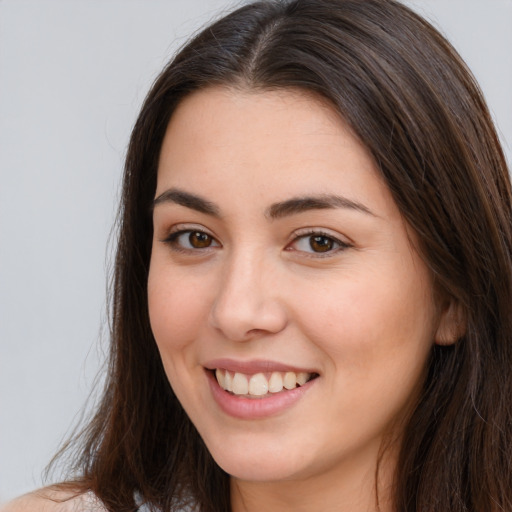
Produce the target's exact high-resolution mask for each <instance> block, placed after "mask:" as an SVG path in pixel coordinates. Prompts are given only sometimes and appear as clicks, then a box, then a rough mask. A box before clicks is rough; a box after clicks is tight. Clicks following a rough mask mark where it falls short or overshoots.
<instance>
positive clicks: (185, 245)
mask: <svg viewBox="0 0 512 512" xmlns="http://www.w3.org/2000/svg"><path fill="white" fill-rule="evenodd" d="M162 241H163V242H164V243H166V244H168V245H170V246H171V248H173V249H174V250H176V251H194V250H200V249H209V248H210V247H220V244H219V242H217V240H215V238H214V237H213V236H211V235H209V234H208V233H205V232H204V231H198V230H192V229H184V230H182V231H177V232H176V233H172V234H171V235H170V236H169V237H168V238H166V239H165V240H162Z"/></svg>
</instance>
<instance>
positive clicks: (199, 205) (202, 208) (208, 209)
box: [152, 188, 220, 217]
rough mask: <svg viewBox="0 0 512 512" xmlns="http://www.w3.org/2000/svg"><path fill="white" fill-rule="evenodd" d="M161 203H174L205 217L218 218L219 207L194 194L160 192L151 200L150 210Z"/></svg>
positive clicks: (178, 191)
mask: <svg viewBox="0 0 512 512" xmlns="http://www.w3.org/2000/svg"><path fill="white" fill-rule="evenodd" d="M162 203H175V204H179V205H181V206H185V207H186V208H190V209H192V210H196V211H198V212H201V213H206V214H207V215H213V216H214V217H220V210H219V207H218V206H216V205H215V204H214V203H212V202H211V201H208V200H206V199H203V198H202V197H200V196H197V195H195V194H190V193H189V192H185V191H184V190H179V189H177V188H170V189H169V190H166V191H165V192H162V193H161V194H160V195H159V196H158V197H156V198H155V199H154V200H153V204H152V208H155V206H158V205H159V204H162Z"/></svg>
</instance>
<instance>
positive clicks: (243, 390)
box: [233, 373, 249, 395]
mask: <svg viewBox="0 0 512 512" xmlns="http://www.w3.org/2000/svg"><path fill="white" fill-rule="evenodd" d="M233 393H234V394H235V395H247V394H248V393H249V382H248V381H247V377H246V376H245V375H244V374H243V373H235V375H234V377H233Z"/></svg>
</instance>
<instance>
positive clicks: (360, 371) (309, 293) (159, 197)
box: [148, 88, 443, 481]
mask: <svg viewBox="0 0 512 512" xmlns="http://www.w3.org/2000/svg"><path fill="white" fill-rule="evenodd" d="M413 240H414V236H413V234H412V233H411V232H410V230H408V228H407V226H406V224H405V223H404V220H403V218H402V217H401V216H400V213H399V211H398V209H397V207H396V205H395V203H394V201H393V199H392V197H391V195H390V193H389V191H388V189H387V187H386V185H385V184H384V183H383V181H382V179H381V178H380V177H379V175H378V174H377V172H376V168H375V164H374V162H373V161H372V159H371V158H370V156H369V154H368V153H367V151H366V150H365V148H364V147H363V146H362V145H361V144H360V143H359V142H358V141H357V140H356V139H355V138H354V136H353V135H352V134H351V133H350V131H349V130H348V129H347V127H346V126H345V124H344V123H343V122H342V120H341V119H340V118H339V117H338V116H337V115H336V114H335V113H334V111H333V110H332V109H331V108H330V107H329V106H327V105H326V104H324V103H323V102H322V101H320V100H318V99H316V98H314V97H312V96H308V95H306V94H302V93H299V92H294V91H274V92H258V93H256V92H241V91H233V90H228V89H222V88H212V89H207V90H204V91H201V92H198V93H195V94H193V95H191V96H189V97H187V98H186V99H185V100H184V101H183V102H182V103H181V104H180V106H179V107H178V109H177V110H176V112H175V114H174V115H173V117H172V120H171V122H170V124H169V127H168V129H167V133H166V136H165V140H164V142H163V147H162V151H161V155H160V162H159V168H158V185H157V191H156V195H155V206H154V240H153V249H152V257H151V267H150V273H149V283H148V293H149V310H150V319H151V326H152V329H153V333H154V336H155V339H156V342H157V344H158V348H159V350H160V354H161V356H162V360H163V365H164V368H165V371H166V373H167V376H168V378H169V381H170V384H171V386H172V388H173V390H174V392H175V393H176V395H177V397H178V398H179V400H180V402H181V403H182V405H183V407H184V408H185V410H186V412H187V413H188V415H189V417H190V419H191V420H192V422H193V423H194V424H195V426H196V427H197V430H198V431H199V433H200V435H201V436H202V438H203V439H204V442H205V443H206V446H207V447H208V449H209V450H210V452H211V454H212V455H213V457H214V458H215V460H216V461H217V463H218V464H219V465H220V466H221V467H222V468H223V469H224V470H225V471H227V472H228V473H229V474H231V475H233V476H234V477H236V478H238V479H240V480H246V481H247V480H248V481H279V480H293V479H306V478H312V477H314V476H318V475H322V477H324V478H328V477H329V475H331V476H332V477H333V478H339V477H340V475H343V474H353V473H357V472H359V473H361V474H363V473H365V474H366V473H368V474H369V477H370V478H373V476H374V473H373V470H374V469H375V462H376V459H377V456H378V455H377V454H378V451H379V447H380V445H381V441H382V440H383V438H384V436H386V435H389V434H391V433H393V434H397V432H399V428H398V425H399V424H400V420H401V419H403V418H404V416H405V415H406V414H407V411H408V408H409V407H410V405H411V401H412V400H413V398H414V397H415V395H416V393H417V391H418V387H419V385H420V384H421V382H422V379H423V375H424V370H425V365H426V360H427V358H428V354H429V352H430V349H431V346H432V343H433V340H434V337H435V335H436V331H437V329H438V327H439V323H440V322H441V321H442V316H443V315H442V314H441V313H440V312H438V309H437V307H436V305H435V304H434V301H433V295H434V294H433V290H432V284H431V279H430V276H429V272H428V271H427V268H426V266H425V264H424V263H423V261H422V260H421V259H420V257H419V256H418V254H417V253H416V252H415V250H414V249H413V248H412V245H411V241H413ZM216 372H217V377H216V375H215V374H216ZM224 388H227V390H226V389H224ZM288 388H290V389H288Z"/></svg>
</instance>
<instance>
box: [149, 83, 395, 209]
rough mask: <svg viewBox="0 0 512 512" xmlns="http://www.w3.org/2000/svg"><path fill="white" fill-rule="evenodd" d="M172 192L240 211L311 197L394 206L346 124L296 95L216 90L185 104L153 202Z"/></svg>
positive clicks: (164, 153)
mask: <svg viewBox="0 0 512 512" xmlns="http://www.w3.org/2000/svg"><path fill="white" fill-rule="evenodd" d="M171 187H178V188H181V189H188V188H190V187H192V188H196V189H197V188H200V189H201V191H203V195H204V191H207V192H208V194H209V195H211V196H212V200H215V199H216V197H219V198H221V197H222V198H223V199H225V194H226V192H227V193H228V194H229V193H232V195H231V196H229V199H230V200H233V201H234V200H235V198H238V199H240V200H241V202H242V203H243V202H244V201H249V200H250V199H251V198H253V199H254V198H255V197H257V198H258V199H259V200H260V201H262V202H265V203H267V204H269V203H272V202H276V201H282V200H285V199H286V198H287V197H286V196H300V195H305V194H306V193H307V194H308V195H309V194H331V193H337V194H343V195H347V194H348V195H352V196H357V197H353V199H355V200H358V201H362V202H364V201H365V200H370V198H372V199H371V200H372V202H375V201H377V202H382V203H383V204H382V206H383V207H385V206H386V207H387V206H389V205H387V204H385V203H387V202H389V200H390V194H389V192H388V190H387V187H386V185H385V184H384V182H383V181H382V178H381V177H380V174H379V173H378V172H377V169H376V165H375V163H374V161H373V159H372V157H371V156H370V154H369V152H368V151H367V149H366V148H365V147H364V146H363V144H362V143H361V142H360V141H359V140H358V139H357V138H356V137H355V136H354V135H353V133H352V131H351V130H350V129H349V128H348V127H347V125H346V123H345V122H344V121H343V119H342V118H341V116H340V115H339V114H338V113H337V112H336V111H335V110H334V108H333V107H332V106H331V105H330V104H329V103H328V102H327V101H325V100H323V99H321V98H319V97H318V96H315V95H313V94H310V93H307V92H303V91H298V90H277V91H274V90H273V91H264V92H261V91H258V92H254V91H246V90H238V89H237V90H235V89H228V88H222V87H216V88H208V89H204V90H201V91H198V92H195V93H193V94H191V95H190V96H188V97H186V98H185V99H184V100H183V101H182V102H181V103H180V104H179V106H178V107H177V109H176V111H175V112H174V115H173V116H172V118H171V120H170V122H169V125H168V128H167V132H166V135H165V138H164V142H163V145H162V150H161V154H160V161H159V168H158V186H157V194H156V195H158V194H160V193H162V192H163V191H164V190H166V189H168V188H171ZM195 191H196V192H197V190H195ZM208 194H207V195H208ZM242 206H243V204H242ZM372 209H373V208H372Z"/></svg>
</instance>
